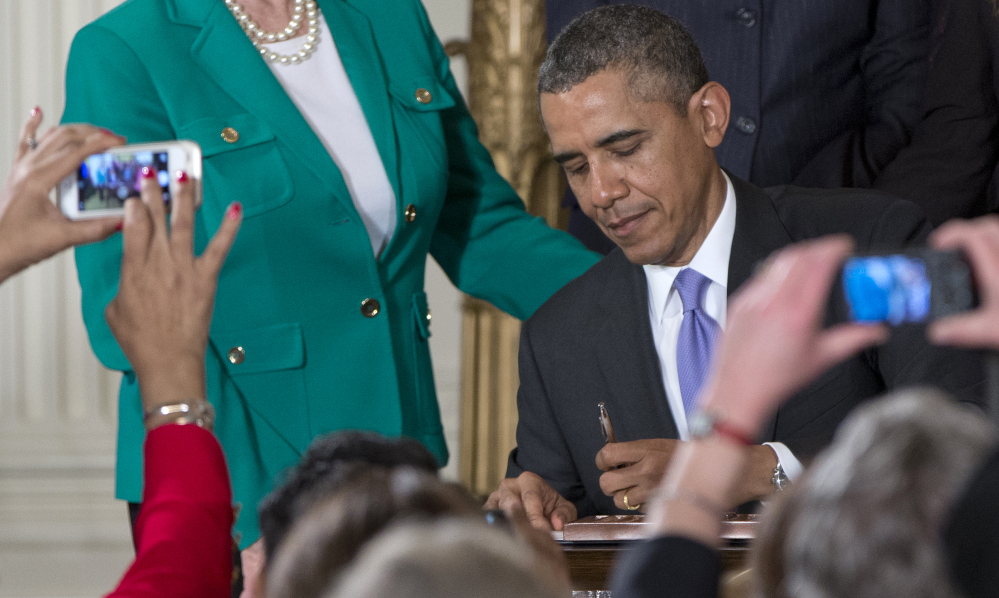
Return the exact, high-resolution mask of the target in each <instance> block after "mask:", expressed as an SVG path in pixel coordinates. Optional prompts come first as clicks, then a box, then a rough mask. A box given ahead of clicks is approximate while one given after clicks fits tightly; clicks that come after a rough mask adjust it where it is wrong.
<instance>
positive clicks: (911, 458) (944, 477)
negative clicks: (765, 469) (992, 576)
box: [754, 389, 996, 598]
mask: <svg viewBox="0 0 999 598" xmlns="http://www.w3.org/2000/svg"><path fill="white" fill-rule="evenodd" d="M995 445H996V437H995V433H994V431H993V428H992V427H991V425H990V424H989V422H988V421H987V420H986V419H985V418H984V417H982V415H981V414H979V413H976V412H973V411H971V410H970V409H968V408H966V407H963V406H961V405H959V404H957V403H955V402H954V401H953V400H951V399H948V398H947V397H946V396H944V395H943V394H942V393H940V392H937V391H934V390H929V389H911V390H904V391H900V392H897V393H893V394H891V395H888V396H887V397H885V398H883V399H880V400H878V401H875V402H873V403H871V404H869V405H866V406H863V407H861V408H858V409H857V410H856V411H854V412H853V413H852V414H851V415H850V416H849V417H848V418H847V419H846V420H845V421H844V422H843V424H842V426H841V427H840V429H839V431H838V432H837V434H836V437H835V439H834V441H833V443H832V445H830V446H829V448H827V449H826V450H825V451H823V452H822V453H821V454H820V455H819V456H818V457H817V458H816V459H815V461H814V463H813V464H812V467H811V469H810V470H809V472H808V473H807V475H806V476H805V478H804V479H803V480H802V481H801V482H800V483H799V484H797V485H796V486H795V487H793V488H792V490H791V491H790V492H788V493H786V496H785V497H784V500H783V501H781V503H780V504H778V505H775V508H774V509H773V510H772V511H771V513H770V517H769V518H768V520H767V521H766V522H765V523H764V530H763V532H762V533H761V536H760V538H759V540H758V542H757V546H756V552H755V555H754V560H755V564H754V569H755V570H756V573H757V581H758V583H759V589H760V594H761V595H762V596H766V597H771V598H784V597H791V596H795V597H809V598H811V597H815V598H820V597H839V596H843V597H846V596H850V597H852V598H866V597H871V598H874V597H879V598H885V597H893V596H898V597H905V598H919V597H927V598H930V597H934V598H944V597H951V596H957V595H958V593H957V592H956V591H955V590H954V588H953V587H952V585H951V582H950V576H949V573H948V568H947V562H946V558H945V555H944V548H943V543H942V539H941V532H942V526H943V525H944V523H945V521H946V520H947V516H948V513H949V510H950V508H951V507H952V505H953V504H954V503H955V501H956V499H957V498H958V497H959V496H960V495H961V493H962V492H963V491H964V488H965V487H966V485H967V484H968V482H969V480H970V478H971V476H972V475H973V474H974V473H975V471H976V470H977V469H978V467H979V466H980V465H981V463H982V462H983V460H984V458H985V457H986V456H987V455H988V454H989V453H990V452H991V450H992V449H993V448H994V447H995Z"/></svg>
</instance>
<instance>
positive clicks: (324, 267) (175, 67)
mask: <svg viewBox="0 0 999 598" xmlns="http://www.w3.org/2000/svg"><path fill="white" fill-rule="evenodd" d="M318 6H319V10H320V11H321V12H322V14H323V16H324V17H325V20H326V22H327V23H328V25H329V28H330V32H331V34H332V36H333V41H334V42H335V44H336V46H335V47H336V49H337V50H338V52H339V55H340V59H341V60H342V62H343V66H344V67H345V69H346V73H347V75H348V77H349V82H350V84H351V86H352V87H353V90H354V92H355V93H356V96H357V99H358V100H359V102H360V105H361V107H362V108H363V113H364V116H365V118H366V120H367V124H368V126H369V128H370V130H371V134H372V136H373V138H374V142H375V145H376V146H377V153H378V155H379V156H380V157H381V161H382V163H383V164H384V168H385V173H386V174H387V176H388V180H389V182H390V183H391V186H392V190H393V191H394V193H395V198H396V203H397V205H396V206H395V207H396V222H397V223H398V224H397V225H396V228H395V229H394V231H393V232H392V235H391V238H390V240H389V242H388V245H387V246H386V247H385V248H384V250H383V251H382V252H381V254H380V256H379V257H378V259H377V260H376V259H375V254H374V253H373V251H372V244H371V240H370V238H369V236H368V233H367V232H366V229H365V227H364V224H363V223H362V221H361V219H360V217H359V214H358V211H357V210H356V209H355V207H354V204H353V202H352V199H351V195H350V193H349V192H348V188H347V185H346V184H345V182H344V177H343V176H342V174H341V172H340V170H339V169H338V168H337V166H336V164H335V163H334V161H333V159H332V158H331V157H330V155H329V153H328V152H327V151H326V149H325V147H324V146H323V144H322V142H321V141H320V139H319V137H317V135H316V134H315V133H314V132H313V130H312V128H311V127H310V124H309V122H307V121H306V119H305V118H303V116H302V114H301V113H300V112H299V110H298V109H297V108H296V105H295V104H294V103H293V102H292V100H291V99H289V96H288V95H287V94H286V93H285V91H284V89H283V88H282V86H281V84H280V83H279V82H278V80H277V79H276V78H275V77H274V75H272V73H271V71H270V70H269V68H268V66H267V64H266V63H265V61H264V59H263V58H262V57H261V55H260V54H259V53H258V51H257V50H256V49H255V48H254V46H253V45H252V43H251V42H250V39H249V38H248V37H247V35H246V34H245V33H244V31H243V30H242V29H241V28H240V26H239V24H237V21H236V19H235V18H234V17H233V15H232V14H230V11H229V10H228V9H227V6H226V4H225V2H224V1H223V0H129V1H127V2H125V3H124V4H122V5H121V6H120V7H118V8H116V9H114V10H112V11H111V12H109V13H107V14H106V15H104V16H102V17H101V18H99V19H98V20H97V21H95V22H93V23H91V24H90V25H88V26H87V27H85V28H83V29H82V30H81V31H80V32H79V33H78V34H77V36H76V38H75V40H74V42H73V46H72V50H71V52H70V57H69V66H68V70H67V77H66V78H67V83H66V89H67V93H66V96H67V102H66V112H65V114H64V115H63V120H64V121H65V122H89V123H93V124H96V125H98V126H102V127H107V128H109V129H111V130H113V131H116V132H118V133H120V134H122V135H125V136H127V137H128V140H129V142H131V143H138V142H149V141H160V140H166V139H193V140H194V141H196V142H198V143H199V144H200V145H201V148H202V151H203V153H204V157H205V161H204V206H203V207H202V208H201V210H200V213H199V215H198V222H197V234H196V239H195V241H196V244H197V246H198V250H199V251H200V250H201V248H203V247H204V244H205V242H206V240H207V238H208V233H209V231H213V230H215V229H216V228H217V227H218V225H219V223H220V222H221V220H222V217H223V212H224V210H225V207H226V206H227V205H228V204H229V203H230V202H232V201H240V202H242V204H243V207H244V210H245V220H244V224H243V227H242V230H241V231H240V234H239V238H238V239H237V240H236V243H235V245H234V247H233V249H232V252H231V254H230V255H229V259H228V262H227V263H226V266H225V268H224V270H223V271H222V275H221V278H220V280H219V287H218V295H217V299H216V308H215V317H214V320H213V322H212V330H211V342H210V345H209V348H208V358H207V371H208V377H207V380H208V397H209V399H210V400H211V402H212V403H213V404H214V406H215V409H216V411H217V423H216V433H217V434H218V437H219V439H220V440H221V442H222V445H223V447H224V449H225V452H226V456H227V458H228V461H229V465H230V469H231V472H232V479H233V489H234V492H235V498H236V500H237V501H238V502H240V503H242V505H243V506H244V509H243V515H242V516H241V517H240V518H239V520H238V521H237V525H236V528H237V530H238V532H240V533H241V538H242V540H241V545H242V546H244V547H245V546H247V545H249V544H250V543H251V542H253V541H254V540H255V539H256V538H257V537H258V535H259V532H258V529H257V521H256V511H255V506H256V504H257V502H258V501H259V499H260V498H261V497H262V496H263V495H264V494H265V493H267V492H268V491H269V490H270V489H271V486H272V483H273V482H274V481H275V480H276V479H277V477H278V476H279V474H281V473H282V472H283V470H285V469H286V468H287V467H289V466H291V465H293V464H294V463H295V462H296V461H298V459H299V456H300V455H301V454H302V452H303V451H304V450H305V449H306V447H307V446H308V444H309V442H310V441H311V440H312V438H314V437H315V436H316V435H319V434H323V433H325V432H330V431H333V430H340V429H361V430H374V431H377V432H381V433H383V434H386V435H391V436H397V435H406V436H411V437H413V438H416V439H418V440H420V441H422V442H423V443H424V444H426V446H427V447H429V448H430V449H431V450H432V451H433V452H434V454H435V455H436V456H437V458H438V459H439V460H440V462H441V463H442V464H443V463H446V461H447V458H448V454H447V447H446V445H445V442H444V434H443V431H442V428H441V422H440V415H439V412H438V408H437V399H436V395H435V392H434V381H433V373H432V369H431V364H430V352H429V348H428V344H427V338H428V337H429V336H430V328H429V325H430V313H429V310H428V308H427V300H426V294H425V293H424V291H423V284H424V268H425V264H426V259H427V254H428V253H429V254H431V255H433V256H434V258H435V259H436V260H437V262H438V263H439V264H440V265H441V266H442V267H443V269H444V271H445V272H446V273H447V275H448V276H449V277H450V278H451V280H452V281H453V282H454V283H455V284H456V285H457V286H458V287H459V288H460V289H461V290H462V291H464V292H466V293H469V294H471V295H474V296H477V297H481V298H484V299H487V300H489V301H491V302H492V303H494V304H495V305H496V306H498V307H499V308H501V309H503V310H504V311H507V312H509V313H510V314H513V315H514V316H516V317H519V318H526V317H528V316H530V315H531V313H533V312H534V310H535V309H536V308H537V307H539V306H540V305H541V304H542V303H543V302H544V301H545V300H546V299H547V298H548V297H549V296H550V295H551V294H553V293H554V292H555V291H556V290H558V289H559V288H560V287H561V286H562V285H564V284H565V283H566V282H568V281H569V280H571V279H572V278H574V277H576V276H578V275H579V274H581V273H582V272H583V271H585V270H586V269H587V268H588V267H589V266H590V265H592V264H593V263H594V262H595V261H596V257H595V256H594V255H593V254H590V253H589V252H587V251H585V250H584V249H583V248H582V246H581V245H579V244H578V243H577V242H575V241H574V240H573V239H571V237H569V236H568V235H566V234H563V233H561V232H558V231H555V230H552V229H550V228H548V227H547V226H546V225H545V224H544V222H543V221H541V220H540V219H537V218H532V217H530V216H529V215H528V214H527V213H526V212H525V211H524V209H523V205H522V203H521V201H520V199H519V198H518V197H517V195H516V194H515V193H514V191H513V190H512V189H511V188H510V187H509V186H508V185H507V184H506V183H505V182H504V181H503V179H502V178H500V176H499V175H498V174H497V173H496V171H495V169H494V167H493V164H492V162H491V160H490V158H489V155H488V153H487V152H486V150H485V148H483V146H482V145H481V144H480V143H479V142H478V140H477V131H476V127H475V124H474V123H473V121H472V119H471V117H470V116H469V114H468V110H467V109H466V107H465V105H464V103H463V101H462V99H461V96H460V94H459V92H458V90H457V88H456V87H455V83H454V79H453V78H452V76H451V74H450V71H449V67H448V60H447V57H446V56H445V55H444V52H443V49H442V48H441V45H440V43H439V41H438V40H437V38H436V36H435V35H434V32H433V30H432V29H431V27H430V23H429V21H428V20H427V16H426V14H425V12H424V9H423V7H422V5H421V4H420V3H419V1H418V0H318ZM320 43H322V42H320ZM325 43H330V40H325ZM289 68H294V65H291V66H290V67H289ZM331 109H333V108H331ZM120 259H121V239H120V237H119V236H117V235H116V236H115V237H112V238H111V239H109V240H108V241H105V242H103V243H100V244H96V245H90V246H87V247H83V248H81V249H79V250H78V251H77V254H76V260H77V268H78V270H79V277H80V284H81V286H82V289H83V316H84V321H85V323H86V326H87V329H88V332H89V335H90V341H91V344H92V346H93V348H94V352H95V353H96V354H97V356H98V357H99V358H100V360H101V361H102V362H103V363H104V364H105V365H106V366H108V367H110V368H113V369H117V370H121V371H122V372H124V379H123V381H122V385H121V392H120V396H119V433H118V434H119V438H118V469H117V496H118V497H119V498H123V499H126V500H129V501H131V502H138V501H139V500H140V496H141V479H142V477H141V465H142V464H141V451H140V450H139V447H140V445H141V442H142V439H143V427H142V408H141V403H140V400H139V396H138V393H139V389H138V386H137V384H136V380H135V376H134V375H133V373H132V372H131V368H130V366H129V364H128V361H127V360H126V359H125V356H124V355H123V354H122V352H121V349H120V348H119V347H118V345H117V344H116V342H115V340H114V338H113V337H112V336H111V333H110V331H109V330H108V327H107V325H106V323H105V321H104V308H105V306H106V305H107V304H108V302H109V301H110V300H111V298H112V297H113V296H114V294H115V291H116V288H117V283H118V271H119V264H120ZM183 398H184V397H178V400H182V399H183Z"/></svg>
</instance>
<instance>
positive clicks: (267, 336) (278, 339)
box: [211, 324, 305, 375]
mask: <svg viewBox="0 0 999 598" xmlns="http://www.w3.org/2000/svg"><path fill="white" fill-rule="evenodd" d="M211 340H212V344H213V345H215V348H216V349H217V350H218V351H219V354H220V355H221V357H222V362H223V363H224V364H225V368H226V370H227V371H228V372H229V373H230V374H232V375H239V374H259V373H261V372H275V371H278V370H290V369H295V368H300V367H302V366H303V365H305V342H304V340H303V338H302V328H301V326H299V325H298V324H277V325H275V326H267V327H266V328H255V329H252V330H237V331H232V332H213V333H211Z"/></svg>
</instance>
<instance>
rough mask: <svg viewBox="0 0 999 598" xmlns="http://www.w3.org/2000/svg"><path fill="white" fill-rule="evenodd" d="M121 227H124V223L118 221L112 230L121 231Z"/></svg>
mask: <svg viewBox="0 0 999 598" xmlns="http://www.w3.org/2000/svg"><path fill="white" fill-rule="evenodd" d="M123 228H125V223H124V222H119V223H118V226H116V227H114V230H115V231H117V232H121V230H122V229H123Z"/></svg>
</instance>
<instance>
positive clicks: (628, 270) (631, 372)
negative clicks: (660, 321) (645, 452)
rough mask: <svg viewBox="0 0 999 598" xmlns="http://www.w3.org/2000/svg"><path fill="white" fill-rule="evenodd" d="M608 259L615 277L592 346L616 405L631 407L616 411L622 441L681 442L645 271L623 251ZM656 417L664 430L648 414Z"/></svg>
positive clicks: (599, 300)
mask: <svg viewBox="0 0 999 598" xmlns="http://www.w3.org/2000/svg"><path fill="white" fill-rule="evenodd" d="M606 259H608V260H614V261H615V262H616V263H615V267H614V269H613V271H614V274H613V278H611V279H610V280H608V281H607V284H606V285H605V286H604V291H603V292H602V293H601V294H600V296H599V297H597V304H598V306H599V307H600V309H601V311H602V312H603V318H604V319H603V322H602V323H600V324H598V325H597V326H596V328H595V330H596V332H595V337H594V339H593V345H592V346H593V347H594V351H595V352H596V354H597V355H596V356H597V363H599V365H600V369H601V372H602V373H603V375H604V380H605V381H606V383H607V388H608V390H609V391H610V393H611V395H612V396H613V397H614V400H615V402H616V403H617V404H618V405H627V406H628V411H627V413H620V412H614V410H613V409H612V408H611V417H612V419H613V421H614V424H615V431H616V432H617V435H618V439H619V440H621V441H625V440H638V439H640V438H653V437H656V436H659V437H663V438H678V437H679V433H678V431H677V429H676V423H675V422H674V421H673V414H672V413H671V412H670V409H669V403H668V402H667V400H666V390H665V389H664V388H663V382H662V374H661V373H660V372H661V369H660V367H659V354H658V352H657V351H656V346H655V341H654V340H653V337H652V328H651V325H650V323H649V317H648V313H649V299H648V294H649V291H648V284H647V283H646V281H645V273H644V272H643V271H642V268H641V266H636V265H634V264H632V263H631V262H629V261H628V259H627V258H626V257H625V256H624V253H623V252H622V251H621V250H620V249H615V250H614V251H613V252H611V254H610V255H609V256H608V257H607V258H606ZM594 407H595V406H594ZM609 407H610V406H609ZM653 413H654V414H656V415H657V416H658V417H657V418H656V423H661V424H662V425H661V426H650V425H649V420H648V416H647V414H653Z"/></svg>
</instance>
